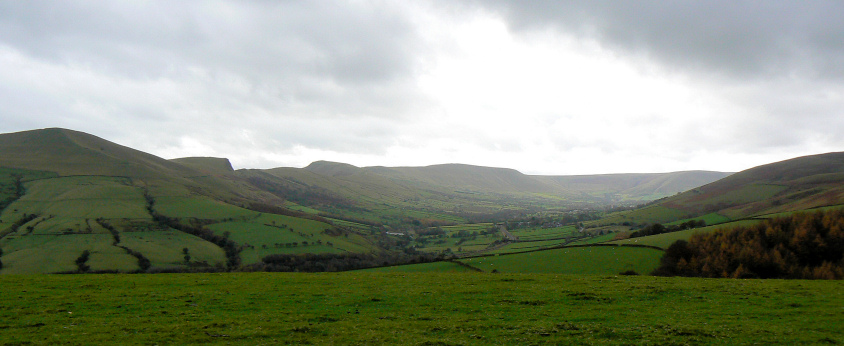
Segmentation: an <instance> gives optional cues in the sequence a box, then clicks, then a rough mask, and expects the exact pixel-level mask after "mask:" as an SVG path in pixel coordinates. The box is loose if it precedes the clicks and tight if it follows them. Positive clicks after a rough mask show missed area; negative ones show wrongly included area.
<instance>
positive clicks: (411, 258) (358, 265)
mask: <svg viewBox="0 0 844 346" xmlns="http://www.w3.org/2000/svg"><path fill="white" fill-rule="evenodd" d="M437 260H443V258H442V257H441V256H439V257H438V256H435V255H432V254H423V253H415V254H407V253H401V252H380V253H347V254H329V253H325V254H296V255H284V254H274V255H268V256H265V257H264V258H263V259H262V260H261V263H258V264H254V265H251V266H248V267H246V268H244V269H245V270H247V271H268V272H338V271H347V270H355V269H365V268H374V267H384V266H392V265H401V264H413V263H424V262H433V261H437Z"/></svg>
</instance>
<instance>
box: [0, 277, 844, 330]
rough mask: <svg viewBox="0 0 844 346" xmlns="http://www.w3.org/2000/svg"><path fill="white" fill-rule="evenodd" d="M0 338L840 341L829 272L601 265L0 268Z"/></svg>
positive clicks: (840, 301) (836, 290) (836, 295)
mask: <svg viewBox="0 0 844 346" xmlns="http://www.w3.org/2000/svg"><path fill="white" fill-rule="evenodd" d="M0 286H2V287H3V290H2V291H0V307H2V309H0V330H1V331H2V333H0V343H2V344H5V345H19V344H51V345H52V344H203V345H204V344H252V345H261V344H338V345H349V344H402V345H405V344H407V345H488V344H507V345H529V344H610V345H629V344H642V345H668V344H671V345H681V344H788V345H793V344H838V343H842V342H844V331H842V329H841V322H842V311H841V307H842V306H844V290H841V289H840V283H839V282H835V281H822V280H819V281H801V280H793V281H784V280H729V279H722V280H705V279H690V278H655V277H646V276H613V275H610V276H607V275H598V276H593V275H577V276H571V275H537V274H534V275H523V274H522V275H512V274H482V273H453V274H435V273H424V274H412V273H397V274H375V273H359V272H356V273H338V274H292V273H289V274H271V273H243V274H160V275H143V274H141V275H98V276H90V275H67V276H60V275H56V276H45V275H28V276H14V275H4V276H0Z"/></svg>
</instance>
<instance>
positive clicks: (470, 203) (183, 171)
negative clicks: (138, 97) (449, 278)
mask: <svg viewBox="0 0 844 346" xmlns="http://www.w3.org/2000/svg"><path fill="white" fill-rule="evenodd" d="M699 177H700V176H699V175H696V174H690V173H687V172H680V173H666V174H659V175H630V176H626V175H617V176H612V177H607V176H603V177H576V178H568V179H569V180H567V178H565V177H542V176H531V175H525V174H522V173H520V172H518V171H515V170H512V169H504V168H491V167H478V166H471V165H461V164H446V165H434V166H427V167H394V168H389V167H363V168H361V167H355V166H352V165H348V164H343V163H334V162H326V161H318V162H314V163H313V164H311V165H309V166H308V167H305V168H276V169H268V170H254V169H252V170H250V169H241V170H237V171H235V170H233V169H232V166H231V163H230V162H229V161H228V160H227V159H225V158H209V157H189V158H180V159H173V160H165V159H162V158H160V157H157V156H154V155H151V154H148V153H144V152H141V151H138V150H135V149H132V148H128V147H125V146H121V145H119V144H115V143H112V142H109V141H106V140H104V139H102V138H99V137H96V136H92V135H89V134H85V133H81V132H77V131H72V130H66V129H43V130H33V131H25V132H18V133H9V134H1V135H0V208H2V209H0V210H2V212H0V249H2V251H3V252H2V259H0V260H1V261H2V263H3V267H2V273H32V272H61V271H75V270H79V269H80V268H83V267H84V268H90V270H95V271H122V272H129V271H157V270H210V269H211V268H218V269H219V268H225V267H230V268H237V267H240V266H246V265H251V264H256V263H259V262H261V260H262V258H264V257H265V256H268V255H274V254H279V255H283V254H297V253H323V254H324V253H329V254H330V253H335V254H343V253H356V252H378V251H382V250H385V249H402V246H407V244H408V241H407V240H404V239H402V238H401V237H394V236H387V235H386V232H388V231H390V230H393V231H397V232H402V230H406V229H410V228H419V227H425V226H432V225H445V224H459V223H465V222H469V221H478V220H488V221H494V220H498V221H500V220H506V219H507V218H508V217H510V216H513V215H522V214H528V213H533V212H537V211H548V210H557V211H562V210H568V209H573V208H601V207H603V206H604V205H606V204H607V203H610V202H617V201H619V200H631V201H632V200H639V199H643V198H647V196H653V195H656V194H661V193H670V194H673V193H676V192H678V191H675V190H677V189H683V188H686V187H687V186H690V185H689V184H696V183H698V182H700V180H696V179H699ZM710 178H711V179H714V175H712V176H710ZM601 180H604V181H605V183H604V184H605V185H606V186H601V183H600V181H601ZM573 181H577V182H578V183H572V182H573ZM611 181H615V182H614V183H610V182H611ZM684 184H685V185H684ZM402 244H404V245H402ZM84 253H87V254H88V255H85V256H83V255H82V254H84ZM80 261H81V262H80ZM80 263H81V264H80ZM218 269H215V270H218Z"/></svg>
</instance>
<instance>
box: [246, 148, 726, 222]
mask: <svg viewBox="0 0 844 346" xmlns="http://www.w3.org/2000/svg"><path fill="white" fill-rule="evenodd" d="M264 172H265V173H269V174H270V175H272V176H273V178H268V177H266V176H265V177H258V176H257V175H259V174H258V172H256V171H255V170H250V171H248V172H246V171H243V172H240V171H239V172H238V174H241V175H248V176H250V177H251V178H250V179H252V180H253V181H259V182H260V184H261V185H262V186H264V187H263V188H264V189H272V190H275V191H277V194H278V195H280V196H281V195H283V196H295V197H294V198H295V201H296V203H300V204H304V205H308V206H312V207H315V208H317V209H333V211H332V213H340V214H343V211H342V210H337V209H336V208H334V207H336V206H337V205H345V206H349V207H356V208H358V209H359V210H363V211H362V212H358V213H351V214H357V217H362V218H369V219H371V218H372V216H371V215H364V214H366V212H365V211H366V210H370V211H375V210H377V212H375V214H383V213H384V209H385V206H389V207H395V208H401V209H411V210H416V211H423V212H425V213H429V214H430V213H433V214H437V215H415V216H411V217H412V218H423V219H424V218H434V219H436V218H440V217H441V214H443V213H445V214H451V215H458V216H461V217H468V218H475V217H477V216H479V215H489V214H496V215H498V216H499V217H503V216H506V215H508V213H509V214H510V215H514V214H517V213H525V212H529V211H540V210H545V209H555V208H556V209H566V208H569V209H571V208H586V209H589V208H600V207H603V206H605V205H607V204H618V203H636V202H641V201H650V200H653V199H657V198H661V197H665V196H668V195H674V194H676V193H678V192H681V191H685V190H688V189H691V188H694V187H697V186H700V185H702V184H705V183H709V182H712V181H714V180H717V179H719V178H722V177H724V176H726V175H728V173H720V172H704V171H695V172H676V173H660V174H614V175H595V176H532V175H526V174H522V173H520V172H518V171H516V170H512V169H505V168H494V167H480V166H472V165H462V164H443V165H433V166H425V167H382V166H376V167H356V166H353V165H349V164H345V163H336V162H327V161H317V162H314V163H312V164H311V165H309V166H307V167H305V168H303V169H297V168H275V169H270V170H265V171H264ZM276 178H277V179H276ZM388 209H389V208H388ZM346 214H348V213H346ZM438 215H440V216H438ZM376 218H377V217H376Z"/></svg>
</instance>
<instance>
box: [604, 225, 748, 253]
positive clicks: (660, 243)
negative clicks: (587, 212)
mask: <svg viewBox="0 0 844 346" xmlns="http://www.w3.org/2000/svg"><path fill="white" fill-rule="evenodd" d="M758 222H759V220H741V221H734V222H728V223H722V224H720V225H714V226H706V227H701V228H694V229H688V230H685V231H678V232H670V233H663V234H656V235H650V236H647V237H638V238H629V239H623V240H615V241H611V242H609V243H611V244H632V245H648V246H656V247H659V248H663V249H665V248H668V247H669V246H671V244H673V243H674V242H675V241H678V240H681V239H682V240H689V238H691V236H692V234H695V233H698V232H711V231H714V230H717V229H721V228H729V227H738V226H748V225H752V224H756V223H758Z"/></svg>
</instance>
